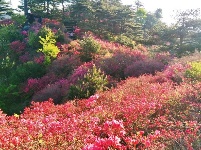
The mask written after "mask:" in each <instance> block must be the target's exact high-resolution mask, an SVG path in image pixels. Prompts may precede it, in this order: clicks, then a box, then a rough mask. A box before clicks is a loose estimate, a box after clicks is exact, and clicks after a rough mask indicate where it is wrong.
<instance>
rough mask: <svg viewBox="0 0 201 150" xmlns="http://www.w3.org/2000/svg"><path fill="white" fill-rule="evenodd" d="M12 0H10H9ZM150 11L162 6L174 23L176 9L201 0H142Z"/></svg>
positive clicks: (193, 6) (168, 20)
mask: <svg viewBox="0 0 201 150" xmlns="http://www.w3.org/2000/svg"><path fill="white" fill-rule="evenodd" d="M8 1H10V0H8ZM11 2H12V6H13V7H14V8H17V6H18V5H19V0H11ZM140 2H142V4H143V5H144V8H145V9H146V10H147V11H148V12H154V11H155V10H156V9H157V8H161V9H162V12H163V18H162V21H164V22H166V23H167V24H171V23H174V19H173V18H174V12H175V11H176V10H185V9H197V8H201V1H200V0H140ZM122 3H123V4H128V5H134V4H135V0H122Z"/></svg>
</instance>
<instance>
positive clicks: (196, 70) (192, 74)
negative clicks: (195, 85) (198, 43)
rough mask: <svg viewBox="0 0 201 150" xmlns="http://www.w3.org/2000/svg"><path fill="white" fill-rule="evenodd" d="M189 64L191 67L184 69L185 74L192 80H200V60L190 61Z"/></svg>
mask: <svg viewBox="0 0 201 150" xmlns="http://www.w3.org/2000/svg"><path fill="white" fill-rule="evenodd" d="M189 65H190V66H191V67H190V68H189V69H187V70H186V72H185V76H186V77H187V78H191V79H193V80H198V81H201V62H191V63H189Z"/></svg>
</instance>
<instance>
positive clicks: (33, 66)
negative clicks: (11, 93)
mask: <svg viewBox="0 0 201 150" xmlns="http://www.w3.org/2000/svg"><path fill="white" fill-rule="evenodd" d="M45 73H46V69H45V67H44V66H43V65H41V64H37V63H34V62H31V61H30V62H27V63H24V64H21V65H19V66H17V68H16V70H15V71H12V74H11V76H10V77H9V82H10V83H13V84H17V85H18V84H20V83H23V82H25V81H26V80H27V79H28V78H40V77H42V76H43V75H44V74H45Z"/></svg>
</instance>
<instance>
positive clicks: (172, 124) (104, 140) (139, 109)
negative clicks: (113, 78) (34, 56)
mask: <svg viewBox="0 0 201 150" xmlns="http://www.w3.org/2000/svg"><path fill="white" fill-rule="evenodd" d="M154 78H155V77H153V76H141V77H139V78H129V79H127V80H126V81H125V82H122V83H120V84H119V85H118V87H117V88H115V89H111V90H110V91H106V92H103V93H100V94H96V95H94V96H91V97H90V98H88V99H86V100H79V101H72V102H67V103H65V104H63V105H54V104H53V103H52V100H51V101H46V102H42V103H38V102H37V103H36V102H33V103H32V106H31V107H30V108H26V109H25V111H24V112H23V114H21V115H17V114H15V115H13V116H6V115H5V114H3V113H1V114H0V116H1V117H0V122H1V125H2V126H1V128H0V133H1V135H2V136H1V137H0V146H1V148H3V149H29V148H34V149H55V148H56V149H83V150H89V149H125V150H127V149H129V150H130V149H172V148H181V147H182V148H187V149H200V144H199V142H200V127H201V126H200V122H199V121H200V120H198V117H200V115H199V111H196V110H200V108H201V106H200V104H199V103H197V102H198V101H199V96H200V94H199V93H200V89H201V88H200V84H197V85H196V87H194V85H191V84H187V85H182V86H178V85H175V84H172V82H169V81H168V82H164V83H162V84H161V83H158V82H153V80H154ZM190 93H191V94H190ZM189 94H190V95H189ZM193 97H194V99H195V98H197V100H196V101H194V99H193ZM191 116H192V117H191ZM8 131H9V134H8ZM178 145H179V146H178Z"/></svg>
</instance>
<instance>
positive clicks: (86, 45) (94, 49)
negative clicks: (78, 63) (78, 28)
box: [80, 36, 101, 62]
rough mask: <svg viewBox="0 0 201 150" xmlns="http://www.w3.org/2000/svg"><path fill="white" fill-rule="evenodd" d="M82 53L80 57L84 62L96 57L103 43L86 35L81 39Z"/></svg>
mask: <svg viewBox="0 0 201 150" xmlns="http://www.w3.org/2000/svg"><path fill="white" fill-rule="evenodd" d="M81 47H82V50H81V54H80V59H81V60H82V61H83V62H89V61H91V60H92V59H93V58H94V55H95V54H96V53H98V52H99V51H100V49H101V45H100V44H99V43H98V42H97V41H96V40H94V39H93V37H91V36H90V37H86V38H84V40H83V41H81Z"/></svg>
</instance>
